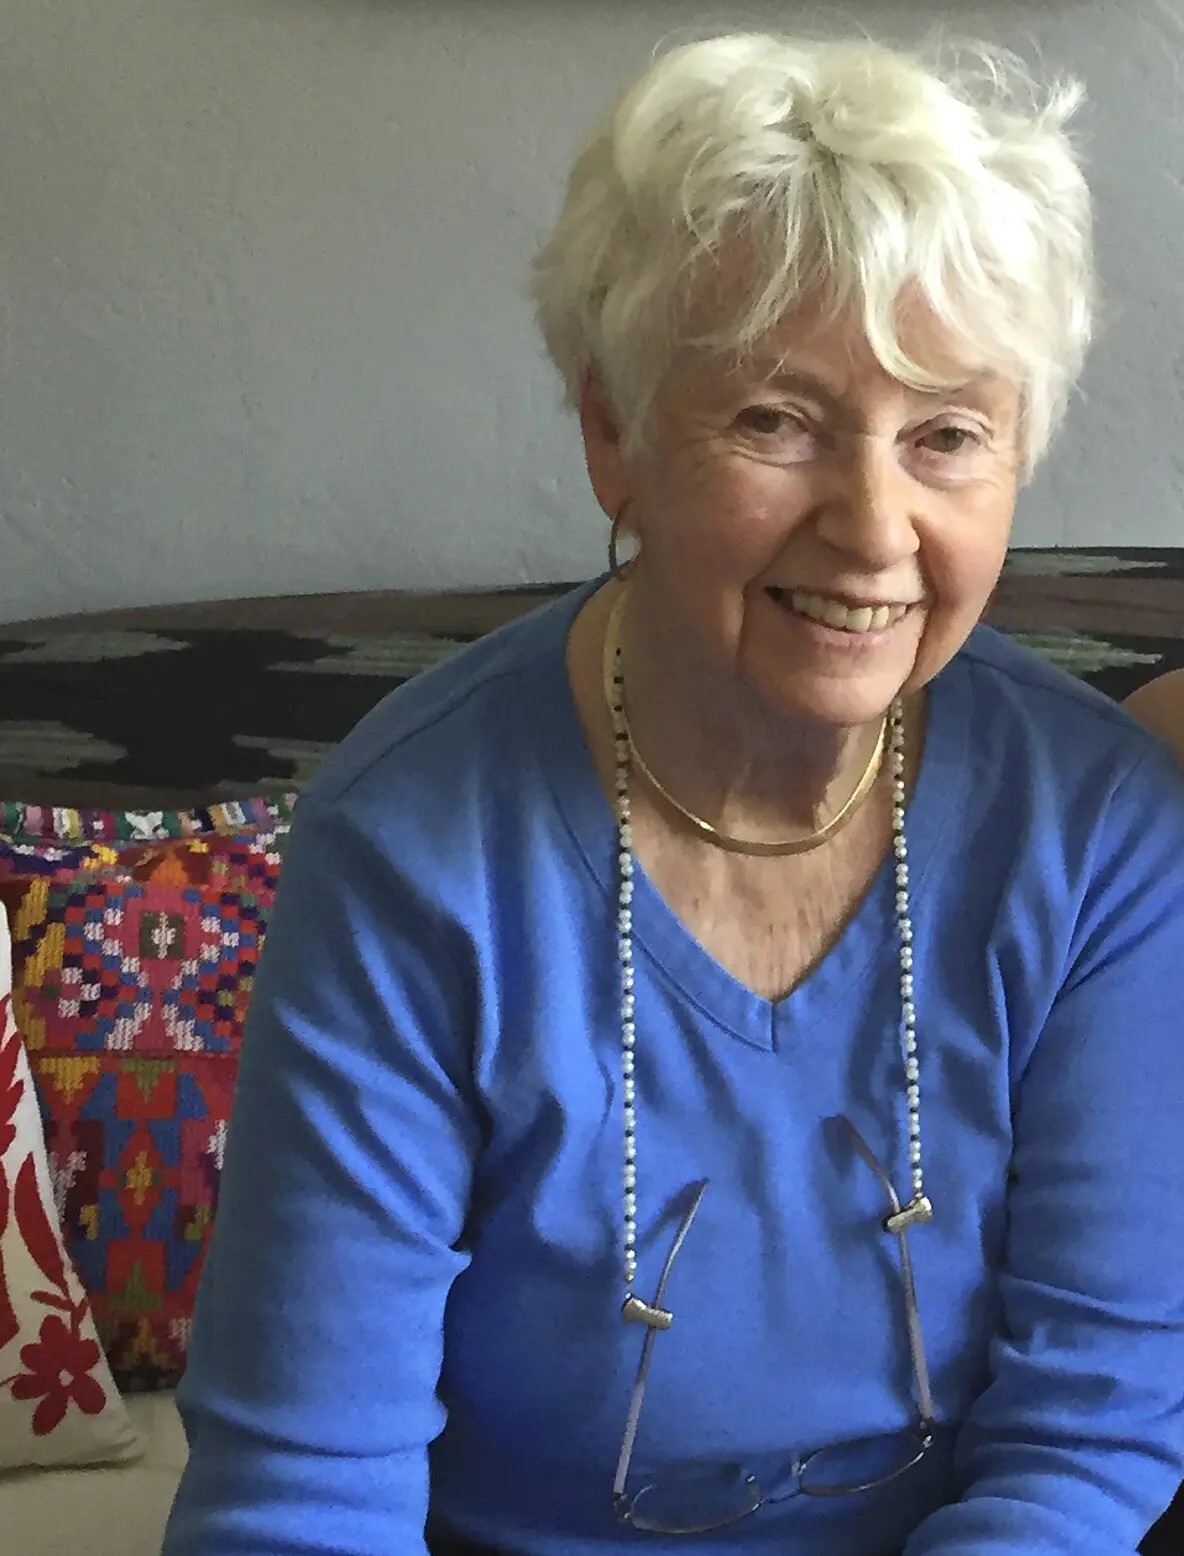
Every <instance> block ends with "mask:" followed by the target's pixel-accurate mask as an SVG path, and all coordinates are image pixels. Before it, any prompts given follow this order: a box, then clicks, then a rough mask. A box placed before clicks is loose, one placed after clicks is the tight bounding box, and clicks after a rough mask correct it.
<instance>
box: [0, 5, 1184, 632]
mask: <svg viewBox="0 0 1184 1556" xmlns="http://www.w3.org/2000/svg"><path fill="white" fill-rule="evenodd" d="M935 14H943V15H944V17H945V19H946V21H947V23H950V24H952V25H954V26H956V27H957V29H958V30H959V31H962V32H969V33H972V34H973V33H977V34H981V35H985V36H990V37H993V38H997V39H1002V40H1004V41H1008V42H1013V43H1016V44H1018V45H1019V46H1021V47H1024V48H1028V49H1030V48H1031V46H1032V45H1033V44H1035V45H1038V46H1039V47H1041V48H1042V50H1043V53H1044V56H1045V58H1046V59H1047V60H1048V61H1049V62H1050V64H1053V65H1058V66H1064V65H1067V66H1071V67H1073V68H1074V69H1076V70H1078V71H1080V72H1082V73H1084V75H1085V77H1086V79H1087V81H1088V83H1089V86H1090V89H1091V93H1092V97H1093V104H1094V106H1093V109H1092V112H1091V115H1090V118H1089V121H1088V123H1089V129H1090V133H1091V136H1092V164H1093V176H1094V184H1095V188H1096V191H1097V195H1098V200H1099V206H1100V213H1101V257H1102V266H1103V271H1104V275H1105V279H1106V282H1107V285H1108V289H1109V293H1110V298H1111V314H1110V318H1109V321H1108V324H1107V328H1106V332H1105V334H1104V337H1103V339H1102V341H1101V344H1100V346H1099V348H1098V349H1097V351H1096V354H1095V356H1094V359H1093V362H1092V365H1091V369H1090V373H1089V377H1088V381H1087V390H1088V399H1087V401H1086V402H1085V403H1082V404H1080V405H1078V406H1077V407H1076V409H1075V411H1074V414H1073V419H1072V426H1071V428H1070V430H1069V431H1068V433H1067V434H1066V436H1065V438H1064V440H1063V442H1062V443H1061V445H1060V447H1059V449H1058V451H1057V453H1056V455H1055V456H1054V460H1053V462H1052V464H1051V465H1050V467H1049V468H1048V469H1047V471H1046V472H1045V473H1044V474H1043V475H1042V476H1041V478H1040V480H1039V482H1038V483H1037V485H1036V486H1035V487H1034V488H1033V489H1032V490H1031V491H1030V492H1029V493H1027V494H1026V495H1025V498H1024V500H1023V506H1022V512H1021V518H1020V531H1019V533H1020V538H1021V539H1023V540H1026V541H1038V542H1040V543H1045V542H1071V543H1078V544H1087V543H1091V542H1092V543H1099V542H1100V543H1111V542H1117V541H1120V540H1121V541H1126V542H1128V543H1134V542H1143V543H1154V542H1172V541H1184V523H1182V522H1181V497H1182V496H1184V416H1182V414H1181V412H1182V409H1184V406H1182V400H1184V297H1182V284H1181V277H1182V276H1184V128H1182V118H1184V108H1182V98H1184V69H1182V66H1181V58H1182V56H1184V0H1060V3H1051V0H1023V3H1018V0H1017V3H1012V0H982V3H979V4H973V3H959V0H946V4H945V5H944V6H943V7H941V8H940V13H935V10H934V7H933V6H931V5H924V4H920V3H912V4H910V3H907V0H902V3H897V4H890V3H887V0H885V3H882V4H864V5H859V4H852V5H850V6H848V7H845V8H836V7H834V6H831V5H814V6H813V7H811V8H808V9H806V8H802V7H795V6H793V5H786V4H770V3H765V4H751V3H750V4H745V5H733V6H720V5H713V6H705V5H696V4H689V3H685V0H615V3H614V0H467V3H464V0H423V3H419V4H412V3H398V0H388V3H380V0H2V6H0V147H2V148H3V151H2V163H0V619H8V620H11V619H13V618H15V617H19V616H24V615H31V614H45V613H51V612H57V611H65V610H76V609H83V608H98V607H101V606H107V605H119V604H139V603H155V602H164V601H168V600H176V599H194V598H214V597H220V596H232V595H243V594H251V593H284V592H290V591H298V590H299V591H303V590H332V589H346V588H359V587H393V586H443V587H446V586H449V585H456V584H462V583H464V584H478V583H494V582H512V581H514V582H516V581H521V580H524V579H544V578H556V577H571V576H574V575H581V574H587V573H589V572H591V570H592V569H593V568H595V567H596V566H597V565H598V563H599V560H600V558H601V556H602V554H603V553H602V550H601V545H602V539H603V527H602V525H601V524H600V523H599V522H598V515H597V514H596V513H595V511H594V509H593V507H592V504H591V501H590V499H589V497H588V496H587V493H586V490H585V485H584V478H583V474H582V470H581V466H580V461H579V454H578V449H577V445H576V441H575V437H574V429H573V428H572V427H571V426H570V425H569V423H568V422H567V421H566V419H565V418H564V417H563V416H562V415H561V414H560V412H559V410H558V406H557V394H556V389H555V386H554V384H553V382H552V378H551V374H550V370H549V368H548V367H547V366H546V364H545V363H544V362H543V360H542V358H541V355H540V353H539V350H538V347H537V346H536V343H535V339H534V335H533V330H532V324H531V320H530V316H529V312H528V309H527V306H526V303H525V300H524V291H523V288H524V274H525V269H526V264H527V260H528V256H529V254H530V252H531V250H532V248H533V246H534V244H535V242H536V240H537V237H538V235H539V234H540V233H541V231H542V230H543V229H544V227H545V226H546V224H547V222H548V220H549V218H550V217H551V215H552V213H553V211H554V209H555V207H556V203H557V200H558V197H559V191H560V184H561V179H562V177H563V175H564V173H565V171H566V167H567V164H568V162H569V159H570V156H571V153H572V151H573V149H574V147H575V145H576V143H577V141H578V139H579V138H580V136H581V135H582V133H583V132H584V131H585V130H586V128H587V127H588V126H589V125H590V124H591V122H592V121H593V120H594V118H595V117H596V116H597V115H598V114H599V112H600V111H601V109H602V108H603V107H604V105H605V104H606V102H607V100H608V98H609V96H610V94H611V93H612V92H613V91H614V90H615V89H616V88H617V87H618V85H619V84H620V83H621V82H622V81H623V80H624V79H625V78H626V77H627V76H628V75H630V74H632V73H633V72H634V71H635V70H636V69H637V68H639V67H640V66H641V65H642V63H643V62H644V60H645V58H646V55H647V51H648V50H649V49H650V48H651V47H652V46H653V45H654V44H655V43H656V42H657V41H658V40H660V39H661V38H663V37H664V36H666V35H668V34H670V33H672V32H677V33H678V34H679V35H680V36H686V35H688V34H689V33H690V32H692V31H693V30H694V29H695V28H696V26H698V27H699V28H700V29H701V30H702V29H703V27H704V25H705V24H706V26H708V27H710V28H713V29H718V28H721V27H728V26H735V25H740V26H744V25H749V26H752V25H756V26H760V25H770V24H772V25H781V26H785V27H792V26H793V24H794V22H795V20H802V19H803V18H804V19H805V21H806V22H807V23H809V24H811V25H814V26H817V25H819V24H820V22H822V21H823V20H825V21H827V22H828V24H830V25H836V24H837V23H839V21H840V19H841V18H842V17H843V16H844V15H846V16H848V17H849V18H851V19H857V20H858V21H859V22H861V23H863V24H865V25H866V26H868V27H869V28H870V29H871V30H873V31H874V32H878V33H880V34H881V35H885V36H893V35H904V36H912V35H915V34H916V32H917V31H918V30H919V29H920V28H921V27H923V26H925V25H927V24H928V23H929V22H930V21H931V20H932V19H933V17H934V15H935Z"/></svg>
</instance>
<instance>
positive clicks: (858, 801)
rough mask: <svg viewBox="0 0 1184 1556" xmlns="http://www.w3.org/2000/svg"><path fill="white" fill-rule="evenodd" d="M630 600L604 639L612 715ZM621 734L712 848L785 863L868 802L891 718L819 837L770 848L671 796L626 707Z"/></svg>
mask: <svg viewBox="0 0 1184 1556" xmlns="http://www.w3.org/2000/svg"><path fill="white" fill-rule="evenodd" d="M628 598H629V590H628V589H627V588H625V589H622V590H621V594H620V598H619V599H618V600H617V602H616V604H615V605H614V606H613V608H612V613H611V614H610V616H609V620H608V628H607V630H606V632H605V636H604V665H603V677H604V700H605V704H606V706H607V707H608V709H609V712H610V714H611V712H612V709H613V706H614V703H615V702H616V697H615V695H614V687H613V676H614V673H615V667H616V664H617V661H618V655H619V654H620V652H621V627H622V624H623V622H624V619H625V606H626V603H627V601H628ZM618 716H619V718H620V724H621V729H622V731H623V733H624V736H625V739H626V740H627V741H628V743H629V755H630V758H631V759H632V761H633V763H634V764H635V766H636V768H637V771H638V772H639V773H640V774H641V776H642V777H643V778H644V779H645V781H646V783H648V784H649V786H650V788H651V789H653V791H654V793H655V794H656V795H658V797H659V798H660V799H662V800H664V801H665V803H666V804H667V805H668V806H669V807H670V808H671V810H673V811H675V812H677V814H678V815H680V816H681V817H682V818H683V820H684V821H685V822H687V824H688V825H689V826H690V827H691V828H692V829H693V830H694V832H695V833H696V834H697V835H698V836H699V837H701V838H703V839H704V841H705V842H708V843H711V844H713V845H714V846H715V847H716V848H722V849H724V850H726V852H728V853H731V854H748V855H750V856H752V857H756V858H774V857H782V856H784V855H787V854H805V853H809V851H810V850H811V849H813V848H820V847H821V846H822V844H823V843H826V842H828V841H829V840H830V839H831V838H832V837H834V835H835V833H836V832H838V831H839V830H840V828H842V827H844V826H845V825H846V824H847V822H848V821H850V820H851V818H852V816H854V814H855V812H856V811H857V810H858V809H859V807H860V806H861V805H862V804H863V802H864V800H865V799H867V797H868V795H869V794H870V792H871V788H872V785H873V784H874V783H875V781H876V778H877V777H878V776H879V772H880V766H881V763H882V762H883V760H884V748H885V745H886V743H887V736H888V717H887V715H885V716H884V718H883V719H881V721H880V733H879V736H878V737H877V740H876V745H875V749H874V750H873V752H872V754H871V759H870V761H869V762H868V764H867V766H866V767H865V768H864V770H863V776H862V777H861V778H860V780H859V782H858V783H857V784H856V785H855V788H854V789H853V790H852V791H851V793H850V795H849V796H848V797H847V799H846V800H845V801H844V803H843V804H842V805H841V806H840V807H839V809H838V810H837V811H836V812H835V814H834V815H833V816H832V817H831V818H830V820H829V821H828V822H826V823H825V824H824V825H823V826H821V827H819V828H818V830H817V831H816V832H808V833H807V834H806V835H805V836H804V837H789V838H778V839H773V840H770V841H768V842H765V841H762V840H761V839H760V838H748V837H736V836H735V835H734V834H732V833H729V832H723V831H721V830H720V828H719V827H714V826H712V824H711V822H710V821H705V820H704V819H703V817H702V816H697V815H696V814H695V812H694V811H693V810H688V809H687V807H686V806H685V805H683V804H681V803H680V802H679V801H678V800H676V799H675V797H674V795H673V794H671V793H670V790H669V789H667V788H666V786H665V784H663V783H662V782H661V780H660V779H659V778H658V777H657V775H656V774H655V773H654V772H652V771H651V770H650V767H649V765H648V763H647V762H646V760H645V758H644V757H643V756H642V754H641V752H640V751H639V750H638V749H637V745H636V742H635V741H634V739H633V732H632V730H631V729H630V727H629V720H628V717H627V715H626V713H625V711H624V708H623V707H622V708H621V710H620V713H619V715H618Z"/></svg>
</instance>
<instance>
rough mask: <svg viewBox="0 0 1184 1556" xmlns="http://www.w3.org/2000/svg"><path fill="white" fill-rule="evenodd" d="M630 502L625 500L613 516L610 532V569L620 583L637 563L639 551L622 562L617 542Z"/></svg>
mask: <svg viewBox="0 0 1184 1556" xmlns="http://www.w3.org/2000/svg"><path fill="white" fill-rule="evenodd" d="M628 509H629V504H628V503H627V502H623V503H622V504H621V506H620V507H619V508H618V509H617V511H616V514H615V515H614V516H613V522H612V528H611V529H610V530H609V532H608V570H609V572H610V573H611V574H612V575H613V577H614V578H615V579H616V580H617V582H618V583H624V582H625V580H626V578H628V577H629V574H630V573H631V572H632V571H633V569H634V567H635V565H636V563H637V552H636V551H635V552H634V553H633V555H632V556H631V557H630V558H629V560H628V561H627V562H622V561H621V558H620V554H619V553H618V551H617V544H618V542H619V541H620V538H621V524H622V522H623V521H624V518H625V514H626V513H627V512H628Z"/></svg>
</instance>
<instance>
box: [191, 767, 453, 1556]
mask: <svg viewBox="0 0 1184 1556" xmlns="http://www.w3.org/2000/svg"><path fill="white" fill-rule="evenodd" d="M362 830H363V829H361V828H360V827H358V826H357V825H356V824H355V823H353V822H352V821H351V820H350V819H349V817H348V816H347V815H343V814H342V813H341V812H340V810H339V808H338V807H336V806H331V807H326V806H324V805H322V804H320V803H319V802H318V801H316V800H314V799H313V798H311V797H306V798H305V799H303V800H302V801H301V802H300V804H299V806H298V808H297V812H296V818H295V825H294V828H293V833H292V836H291V838H290V841H289V848H288V853H287V857H286V859H285V862H284V869H283V876H282V880H281V886H280V891H279V895H278V900H277V903H276V908H275V912H274V915H273V920H272V924H271V928H270V933H269V935H268V939H267V944H266V948H265V951H264V954H263V957H262V961H261V968H260V975H259V980H258V984H257V987H256V990H255V992H254V995H253V999H252V1008H251V1013H250V1017H249V1020H248V1025H247V1032H246V1036H245V1039H244V1043H243V1051H242V1063H241V1067H240V1073H239V1084H238V1092H237V1096H236V1102H235V1111H234V1117H233V1121H232V1124H231V1128H230V1138H229V1143H228V1148H227V1154H226V1161H225V1169H224V1173H223V1176H222V1182H221V1196H220V1202H219V1205H218V1211H217V1225H216V1231H215V1235H214V1238H213V1244H212V1248H211V1252H210V1257H209V1260H208V1262H207V1265H206V1269H205V1272H204V1275H203V1280H202V1286H201V1291H200V1295H199V1299H198V1304H197V1312H196V1317H195V1323H194V1332H193V1342H192V1346H191V1350H190V1358H189V1366H188V1370H187V1372H186V1375H185V1378H184V1379H183V1382H182V1385H181V1389H180V1393H179V1403H180V1407H181V1412H182V1415H183V1418H184V1421H185V1428H186V1432H187V1434H188V1437H189V1443H190V1458H189V1464H188V1468H187V1469H186V1471H185V1474H184V1477H183V1479H182V1482H181V1486H180V1490H179V1493H178V1496H177V1500H176V1503H175V1506H174V1508H173V1512H172V1516H171V1519H170V1521H169V1525H168V1531H167V1534H166V1537H165V1545H164V1553H163V1556H296V1553H297V1552H299V1553H300V1556H312V1553H321V1552H324V1553H329V1552H332V1553H333V1556H389V1553H390V1552H391V1551H398V1552H400V1553H402V1556H416V1553H417V1552H418V1553H424V1552H425V1550H426V1546H425V1543H424V1523H425V1518H426V1515H427V1507H428V1465H427V1448H428V1443H429V1442H430V1441H431V1439H433V1438H434V1437H435V1436H436V1435H437V1434H438V1433H439V1431H440V1430H441V1428H442V1426H443V1410H442V1407H441V1405H440V1404H439V1401H438V1398H437V1392H436V1390H437V1383H438V1379H439V1372H440V1365H441V1354H442V1346H443V1339H442V1334H443V1314H444V1306H445V1302H446V1298H447V1295H448V1291H449V1288H450V1286H451V1283H452V1281H453V1280H454V1278H455V1277H456V1275H457V1274H458V1272H459V1271H460V1270H461V1269H462V1268H463V1266H464V1263H465V1259H464V1255H463V1253H462V1252H460V1251H459V1250H460V1244H461V1238H462V1231H463V1226H464V1219H465V1214H466V1209H467V1203H468V1198H469V1189H470V1181H471V1174H472V1162H473V1159H474V1156H475V1153H476V1150H477V1144H478V1133H479V1130H478V1125H477V1123H476V1116H477V1115H476V1111H475V1108H474V1106H473V1103H472V1099H471V1080H470V1077H471V1071H472V1064H471V1054H470V1041H471V1039H470V1036H469V1034H471V1032H472V1011H471V1002H472V994H471V992H466V987H465V980H464V978H463V974H462V967H463V955H464V953H463V948H462V947H461V946H459V945H452V946H451V947H449V946H448V943H447V942H448V936H449V934H450V933H451V931H450V930H449V929H448V927H447V925H445V924H442V923H440V922H437V921H434V919H433V912H432V908H431V906H430V904H428V903H426V902H424V901H422V900H418V899H417V894H416V891H415V889H414V887H413V885H411V884H409V883H408V882H405V881H403V880H401V879H400V875H399V872H398V871H397V870H396V869H395V868H394V866H393V865H392V864H391V863H390V862H389V860H386V859H384V858H383V857H382V854H381V852H380V851H379V850H378V849H376V848H375V847H374V846H373V844H372V843H371V842H370V840H369V839H367V838H366V837H365V836H363V835H362ZM449 951H451V953H452V954H451V955H449V954H448V952H449ZM471 988H472V983H471V980H470V981H469V984H468V989H469V990H471Z"/></svg>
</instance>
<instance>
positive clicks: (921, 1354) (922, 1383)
mask: <svg viewBox="0 0 1184 1556" xmlns="http://www.w3.org/2000/svg"><path fill="white" fill-rule="evenodd" d="M842 1122H843V1123H844V1124H845V1125H846V1126H847V1129H848V1130H849V1132H850V1135H851V1143H852V1145H853V1146H854V1147H855V1149H856V1150H857V1151H858V1152H859V1154H860V1156H862V1157H863V1159H864V1161H865V1162H866V1163H867V1165H868V1166H869V1167H870V1168H871V1170H872V1171H873V1172H874V1173H875V1175H876V1177H877V1178H878V1179H879V1180H880V1183H881V1185H882V1187H883V1189H884V1192H885V1194H887V1196H888V1203H889V1204H890V1205H891V1206H892V1214H893V1216H899V1215H900V1213H901V1204H900V1196H899V1195H898V1194H897V1192H896V1189H895V1187H894V1185H893V1183H892V1179H891V1178H890V1177H889V1176H888V1174H887V1172H885V1170H884V1168H883V1167H882V1166H881V1165H880V1162H879V1160H878V1158H877V1157H876V1154H875V1152H874V1151H873V1150H872V1148H871V1146H870V1145H868V1143H867V1141H866V1140H865V1139H864V1138H863V1136H862V1135H861V1134H860V1133H859V1130H858V1129H856V1127H855V1125H854V1124H853V1123H852V1122H851V1120H850V1119H849V1118H844V1119H843V1120H842ZM891 1230H892V1235H893V1236H894V1237H895V1238H897V1239H898V1241H899V1243H900V1271H901V1281H902V1283H903V1285H904V1306H905V1318H906V1320H907V1322H908V1330H909V1351H910V1353H911V1354H912V1359H913V1377H914V1379H915V1381H916V1384H917V1408H918V1410H920V1412H921V1419H922V1420H923V1421H924V1422H925V1423H926V1424H927V1425H928V1423H930V1422H931V1421H932V1420H933V1419H934V1408H933V1394H932V1391H931V1389H930V1386H929V1364H928V1362H927V1361H926V1360H925V1341H924V1337H923V1335H922V1333H921V1310H920V1307H919V1306H918V1304H917V1283H916V1281H915V1280H914V1278H913V1260H912V1256H911V1254H910V1253H909V1239H908V1233H907V1231H906V1229H905V1228H904V1227H903V1226H897V1227H895V1228H892V1229H891Z"/></svg>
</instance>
